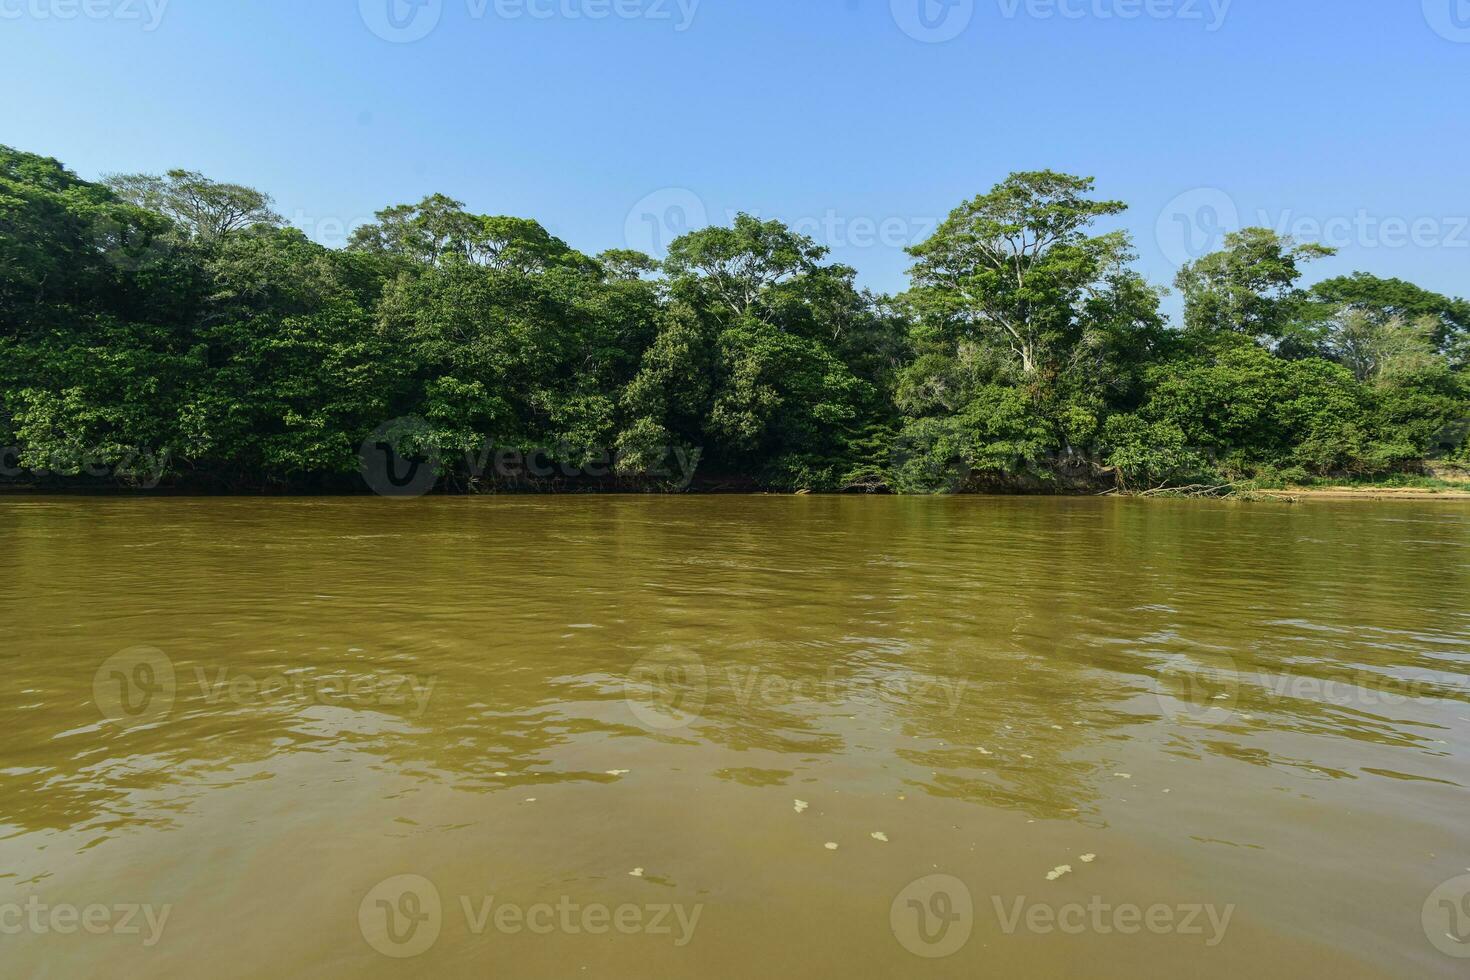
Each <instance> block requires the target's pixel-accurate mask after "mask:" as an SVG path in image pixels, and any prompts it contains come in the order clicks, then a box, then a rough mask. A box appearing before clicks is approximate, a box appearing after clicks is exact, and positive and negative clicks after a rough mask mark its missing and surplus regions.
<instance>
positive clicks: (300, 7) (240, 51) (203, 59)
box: [0, 0, 1470, 295]
mask: <svg viewBox="0 0 1470 980" xmlns="http://www.w3.org/2000/svg"><path fill="white" fill-rule="evenodd" d="M420 35H422V36H420ZM0 86H3V90H4V91H5V92H6V93H7V97H6V98H5V99H4V101H3V108H0V142H5V143H9V144H12V145H14V146H18V147H20V148H23V149H27V150H31V151H35V152H40V153H45V154H49V155H52V156H56V157H59V158H60V159H61V160H63V161H64V162H65V163H67V164H68V165H69V166H71V167H72V168H73V169H75V170H77V171H78V172H79V173H81V174H82V175H83V176H86V177H95V176H97V175H99V174H101V173H104V172H108V171H137V170H144V171H161V170H164V169H167V168H170V167H187V168H190V169H196V170H201V171H204V172H205V173H207V174H209V175H210V176H213V177H216V178H218V179H223V180H234V181H239V182H243V183H249V184H252V185H255V186H258V187H261V188H263V189H265V190H268V191H269V192H270V193H272V194H273V195H274V196H275V198H276V200H277V204H278V210H280V211H281V212H282V213H283V214H284V215H286V217H287V218H289V219H291V220H292V221H293V222H294V223H296V224H298V225H300V226H302V227H303V228H305V229H306V230H307V231H308V233H310V234H312V235H313V236H314V237H316V238H318V239H319V240H323V241H326V242H328V243H339V242H340V241H341V240H342V237H343V229H344V228H345V227H346V226H349V225H351V224H353V223H355V222H358V221H361V220H365V219H367V218H369V217H370V216H371V214H372V212H373V211H374V210H376V209H378V208H380V207H383V206H385V205H387V204H391V203H398V202H403V201H411V200H417V199H419V198H420V197H422V196H423V195H425V194H427V193H431V192H435V191H442V192H444V193H447V194H450V195H452V196H454V197H457V198H459V199H460V200H463V201H465V202H466V203H467V204H468V205H469V206H470V207H472V208H473V209H475V210H479V211H484V212H488V213H504V214H516V215H523V216H528V217H534V218H537V219H539V220H540V221H542V222H543V223H544V224H545V225H547V227H548V228H550V229H551V230H552V231H553V232H554V233H556V234H558V235H560V236H561V237H563V238H565V239H566V240H568V241H569V242H570V243H572V244H573V245H575V246H577V247H579V248H581V249H583V250H584V251H589V252H597V251H600V250H602V249H604V248H608V247H614V246H625V245H633V246H635V247H643V248H650V247H652V248H655V249H656V248H657V245H658V243H659V242H661V241H664V240H666V239H667V238H668V237H669V235H670V234H672V233H675V232H677V231H678V230H680V228H682V227H684V226H685V225H687V224H690V223H698V220H699V218H700V216H701V214H703V216H704V217H706V218H707V219H708V222H709V223H723V222H725V221H726V220H727V218H728V216H729V215H730V214H731V213H733V212H734V211H735V210H740V209H743V210H749V211H753V212H755V213H758V214H760V215H762V216H765V217H779V218H783V219H785V220H787V221H790V222H792V223H794V224H797V225H798V226H799V227H801V228H802V229H803V230H805V231H807V232H808V233H810V234H813V235H814V237H817V238H818V239H820V240H824V241H826V242H827V243H829V244H831V245H833V246H834V252H833V255H834V258H836V259H838V260H840V261H843V262H846V263H848V264H851V265H853V266H855V267H856V268H857V269H858V270H859V274H860V279H861V281H862V282H863V283H864V284H866V285H869V286H872V287H873V288H875V289H881V290H890V291H891V290H897V289H900V288H902V287H903V285H904V282H905V276H904V271H905V269H906V268H907V266H908V264H909V263H908V259H907V256H905V255H904V253H903V250H902V246H903V245H904V244H906V243H907V242H909V241H911V240H913V239H914V238H915V237H920V236H922V235H923V234H924V233H925V232H926V231H927V230H928V229H929V228H932V226H933V224H934V222H935V221H937V220H938V219H939V218H941V217H942V216H943V215H944V214H946V213H948V211H949V210H950V208H952V207H953V206H954V205H956V204H957V203H959V202H960V201H961V200H963V199H965V198H967V197H969V196H972V195H974V194H976V193H979V192H981V191H983V190H985V189H987V188H989V187H990V186H991V185H992V184H994V183H995V182H996V181H997V180H999V179H1001V178H1003V177H1004V176H1005V175H1006V174H1007V173H1008V172H1010V171H1012V170H1019V169H1031V168H1042V167H1050V168H1053V169H1058V170H1066V171H1070V172H1073V173H1080V174H1087V175H1091V176H1095V177H1096V178H1097V179H1098V184H1099V191H1100V193H1102V194H1105V195H1107V196H1109V197H1115V198H1118V199H1121V200H1124V201H1126V202H1128V204H1129V205H1130V207H1131V210H1130V211H1129V212H1128V213H1127V214H1126V215H1125V216H1124V217H1123V218H1122V219H1121V224H1122V226H1123V227H1126V228H1127V229H1129V230H1130V231H1131V232H1132V233H1133V235H1134V238H1135V241H1136V243H1137V246H1138V251H1139V254H1140V261H1139V267H1140V269H1141V270H1142V271H1143V272H1144V273H1145V274H1147V275H1148V276H1149V277H1150V278H1151V279H1153V280H1155V281H1158V282H1168V281H1171V280H1172V278H1173V274H1174V269H1175V266H1176V264H1177V262H1178V261H1180V260H1181V259H1182V258H1187V257H1188V256H1189V255H1190V254H1193V253H1198V252H1200V251H1202V250H1204V249H1205V248H1207V247H1209V246H1211V245H1212V244H1215V243H1217V241H1218V233H1219V229H1222V228H1226V227H1229V226H1230V225H1233V224H1266V225H1268V226H1271V227H1276V228H1278V229H1280V230H1283V231H1295V232H1298V233H1301V234H1302V236H1303V237H1307V238H1314V239H1316V240H1326V241H1327V242H1328V243H1329V244H1335V245H1340V246H1342V247H1343V250H1342V254H1341V255H1340V256H1339V257H1337V258H1334V259H1331V260H1328V261H1325V262H1323V263H1320V264H1319V265H1317V266H1314V267H1313V271H1312V278H1314V279H1315V278H1321V277H1322V276H1325V275H1332V274H1338V273H1343V272H1348V271H1351V270H1353V269H1358V268H1361V269H1366V270H1369V271H1373V272H1376V273H1378V274H1381V275H1397V276H1402V277H1404V278H1408V279H1412V280H1414V281H1417V282H1420V283H1421V284H1423V285H1425V286H1428V287H1431V288H1434V289H1438V290H1441V291H1445V292H1449V293H1452V294H1458V295H1465V294H1470V227H1467V226H1470V179H1467V173H1470V166H1467V164H1470V125H1467V123H1470V98H1467V93H1470V0H1392V2H1385V0H249V2H245V0H0Z"/></svg>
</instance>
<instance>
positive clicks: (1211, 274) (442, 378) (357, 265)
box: [0, 147, 1470, 493]
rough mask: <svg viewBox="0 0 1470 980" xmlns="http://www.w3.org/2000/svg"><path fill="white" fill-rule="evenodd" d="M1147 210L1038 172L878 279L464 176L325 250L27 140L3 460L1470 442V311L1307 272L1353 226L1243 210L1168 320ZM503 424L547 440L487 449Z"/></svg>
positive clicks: (1082, 464) (4, 312)
mask: <svg viewBox="0 0 1470 980" xmlns="http://www.w3.org/2000/svg"><path fill="white" fill-rule="evenodd" d="M1123 210H1124V205H1123V204H1122V203H1120V202H1116V201H1109V200H1105V199H1102V198H1101V197H1100V196H1098V195H1097V194H1096V193H1095V192H1094V187H1093V182H1092V181H1091V180H1089V179H1085V178H1079V177H1073V176H1068V175H1065V174H1059V173H1053V172H1050V171H1041V172H1029V173H1018V174H1014V175H1012V176H1010V177H1009V178H1007V179H1006V180H1005V181H1003V182H1002V183H1001V184H999V185H998V186H996V187H995V188H994V189H992V190H990V191H989V192H987V193H984V194H982V195H980V196H978V197H976V198H974V199H973V200H970V201H967V202H965V203H963V204H961V205H960V206H959V207H957V208H956V209H955V210H954V211H953V212H952V213H951V214H950V216H949V217H948V219H947V220H946V221H944V222H943V223H942V224H941V225H940V226H939V227H938V228H937V230H936V231H935V232H934V234H933V235H932V236H931V237H930V238H929V239H928V240H927V241H925V242H923V243H921V244H919V245H917V246H915V247H914V248H912V249H911V250H910V251H911V252H912V255H913V258H914V266H913V269H912V271H911V283H910V288H909V289H908V291H907V292H905V293H903V294H901V295H898V296H880V295H874V294H873V293H871V292H868V291H865V290H863V289H860V288H858V286H857V285H856V284H855V272H854V270H853V269H851V268H848V267H846V266H842V265H837V264H832V263H830V262H829V261H827V250H826V249H824V248H823V247H821V246H820V245H819V244H817V243H816V242H814V241H813V240H812V239H810V238H808V237H805V236H803V235H800V234H797V233H795V232H793V231H792V230H790V229H789V228H788V227H786V226H785V225H783V224H781V223H780V222H777V221H762V220H759V219H757V218H754V217H750V216H747V215H742V216H740V217H739V218H737V219H736V220H735V221H734V223H733V227H715V228H707V229H703V230H697V231H693V232H691V233H689V234H687V235H684V236H683V237H681V238H679V239H678V240H676V241H674V242H673V243H672V244H671V245H670V247H669V250H668V255H667V256H666V257H665V258H663V259H662V260H660V261H655V260H654V259H653V258H651V257H649V256H647V255H643V254H641V253H638V252H633V251H627V250H613V251H608V252H604V253H602V254H601V255H597V256H589V255H585V254H583V253H581V252H578V251H577V250H576V249H574V248H572V247H571V246H569V245H568V244H566V243H565V242H562V241H561V240H559V239H557V238H556V237H555V236H553V235H551V234H550V233H548V232H547V230H546V229H545V228H543V227H542V226H541V225H540V224H538V223H537V222H535V221H533V220H528V219H523V218H510V217H496V216H490V215H480V214H473V213H470V212H468V211H466V210H465V208H464V207H463V205H461V204H460V203H459V202H458V201H455V200H452V199H450V198H448V197H444V196H439V195H435V196H433V197H429V198H427V199H425V200H423V201H421V202H419V203H417V204H405V205H398V206H394V207H389V208H386V209H384V210H383V211H381V212H379V213H378V215H377V220H376V222H375V223H372V224H369V225H366V226H363V227H361V228H358V229H356V230H355V232H354V233H353V237H352V240H351V243H350V244H349V245H348V246H347V247H346V248H343V249H330V248H326V247H323V246H321V245H318V244H316V243H314V242H312V241H310V240H309V239H308V238H307V237H306V236H305V235H304V234H303V233H302V232H301V231H299V230H297V229H295V228H291V227H288V226H286V223H285V221H284V220H283V219H282V218H281V217H280V216H279V215H278V214H276V213H275V212H274V210H273V207H272V201H271V199H270V197H269V196H268V195H266V194H263V193H261V192H259V191H256V190H253V189H251V188H248V187H243V186H239V185H234V184H226V183H219V182H215V181H213V180H210V179H209V178H207V177H205V176H203V175H201V174H197V173H192V172H187V171H174V172H170V173H168V174H165V175H156V176H155V175H117V176H112V177H108V178H105V179H104V180H102V181H101V182H89V181H85V180H82V179H79V178H78V177H77V176H76V175H75V174H73V173H72V172H70V171H68V170H67V169H65V168H64V167H63V166H62V164H60V163H59V162H57V161H56V160H53V159H49V158H46V157H42V156H36V155H33V154H29V153H24V152H20V151H16V150H12V149H9V148H6V147H0V446H5V447H9V448H7V449H5V450H4V458H3V459H0V482H3V483H9V484H10V485H12V486H14V485H25V486H33V487H44V486H48V485H50V486H68V487H74V486H78V485H80V484H81V483H84V482H85V481H86V480H88V479H91V480H93V481H94V482H97V483H107V484H109V485H130V484H131V485H144V486H152V485H153V484H154V483H159V482H160V481H161V485H162V486H164V487H180V488H187V489H198V490H217V491H262V490H272V489H275V490H287V489H289V490H300V491H313V490H348V491H350V490H358V491H364V490H365V489H366V484H365V483H364V480H363V477H362V474H361V469H362V466H363V458H364V454H365V447H367V448H369V449H370V448H371V447H373V446H375V445H377V446H383V445H391V446H392V447H394V448H395V449H396V450H397V451H398V452H399V453H401V454H402V457H403V459H405V460H428V461H433V462H434V463H436V464H437V466H438V468H439V470H440V471H442V479H440V480H439V481H438V486H440V487H441V488H442V489H445V490H450V491H456V490H458V491H476V490H495V489H513V488H516V489H534V488H538V487H539V488H546V489H552V488H567V489H577V488H594V487H596V488H614V487H623V488H641V489H678V488H683V487H685V486H689V485H692V487H693V488H695V489H715V488H721V487H723V488H735V489H768V490H780V491H794V490H812V491H844V490H846V491H868V492H888V491H891V492H901V493H924V492H942V491H948V492H957V491H967V490H997V489H1008V490H1022V491H1038V492H1046V491H1058V492H1069V491H1070V492H1082V491H1097V490H1102V489H1107V488H1109V487H1117V488H1120V489H1124V490H1139V489H1153V488H1158V487H1169V486H1197V485H1207V486H1221V485H1227V484H1234V483H1237V482H1239V481H1243V480H1250V479H1255V480H1285V481H1294V480H1306V479H1309V478H1312V477H1345V476H1346V477H1363V478H1367V477H1375V476H1384V475H1388V474H1399V473H1415V472H1420V471H1422V470H1423V467H1424V465H1425V462H1424V461H1425V460H1426V459H1442V460H1447V461H1453V460H1461V461H1464V460H1467V459H1470V423H1467V419H1470V372H1467V370H1466V368H1467V363H1470V303H1467V302H1465V301H1464V300H1461V299H1452V298H1449V297H1446V296H1442V295H1439V294H1436V293H1433V292H1431V291H1428V290H1425V289H1422V288H1419V287H1417V286H1415V285H1413V284H1411V283H1408V282H1404V281H1402V280H1398V279H1381V278H1377V277H1375V276H1373V275H1370V274H1367V273H1357V274H1354V275H1352V276H1348V277H1341V278H1334V279H1329V280H1326V281H1324V282H1320V283H1318V284H1316V285H1315V286H1312V287H1311V288H1305V287H1303V286H1302V285H1301V280H1302V277H1303V273H1304V267H1305V266H1306V265H1307V264H1308V263H1310V262H1311V261H1313V260H1314V259H1318V258H1320V257H1323V256H1324V255H1328V254H1331V253H1330V251H1329V250H1328V249H1325V248H1323V247H1320V246H1317V245H1313V244H1311V243H1299V242H1294V241H1292V240H1290V239H1286V238H1282V237H1280V236H1278V235H1277V234H1275V233H1273V232H1271V231H1269V230H1266V229H1261V228H1248V229H1245V230H1242V231H1240V232H1237V233H1234V234H1231V235H1229V236H1228V237H1227V239H1226V240H1225V242H1224V245H1223V248H1222V250H1221V251H1219V252H1216V253H1213V254H1210V255H1206V256H1204V257H1202V258H1200V259H1199V260H1198V261H1195V262H1193V263H1192V264H1190V265H1188V266H1187V267H1185V268H1184V269H1183V270H1182V271H1181V272H1180V273H1179V275H1178V278H1177V281H1176V282H1175V283H1174V288H1175V289H1177V290H1178V291H1179V293H1180V294H1181V296H1182V300H1183V322H1182V323H1180V324H1171V323H1169V322H1167V319H1166V318H1165V317H1164V316H1163V315H1162V314H1161V306H1160V303H1161V297H1162V296H1163V295H1164V293H1165V291H1164V289H1162V288H1161V287H1160V286H1158V285H1155V284H1152V283H1149V282H1147V281H1145V280H1144V279H1143V278H1142V277H1141V276H1140V275H1139V274H1138V273H1137V272H1135V271H1134V270H1133V269H1132V268H1131V263H1132V262H1133V259H1134V256H1133V253H1132V246H1131V244H1130V242H1129V240H1128V238H1127V236H1126V235H1124V234H1123V233H1120V232H1103V231H1100V230H1099V228H1098V225H1099V224H1100V223H1104V224H1105V223H1106V221H1107V219H1108V218H1110V217H1111V216H1113V215H1116V214H1118V213H1120V212H1121V211H1123ZM507 449H508V450H512V451H516V452H520V453H523V454H524V453H530V451H531V450H537V453H536V458H538V459H539V460H540V461H541V463H542V464H543V466H542V467H541V468H535V467H522V468H520V469H517V468H515V467H506V466H486V465H485V463H486V461H487V459H490V458H494V459H501V458H502V456H501V455H500V454H501V452H502V450H507ZM487 452H488V453H490V454H491V455H487ZM511 455H512V456H513V455H514V453H512V454H511ZM504 458H510V457H504ZM521 459H522V461H523V462H524V460H525V459H526V457H525V456H522V457H521ZM676 461H677V463H678V465H675V462H676ZM696 461H697V463H698V468H697V474H698V475H697V477H696V478H695V479H694V480H693V482H692V484H690V481H689V480H688V472H692V471H693V463H694V462H696ZM686 463H687V464H688V467H687V469H686V467H685V464H686ZM150 477H151V478H150Z"/></svg>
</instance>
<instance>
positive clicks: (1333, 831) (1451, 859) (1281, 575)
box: [0, 497, 1470, 980]
mask: <svg viewBox="0 0 1470 980" xmlns="http://www.w3.org/2000/svg"><path fill="white" fill-rule="evenodd" d="M0 547H3V552H4V555H5V571H4V575H3V578H0V622H3V624H4V629H5V643H4V645H3V648H0V657H3V661H0V662H3V667H4V670H3V672H0V692H3V697H0V723H3V724H0V731H3V733H4V740H3V743H0V956H3V961H4V963H5V966H4V968H3V971H0V972H3V973H4V975H6V976H19V977H23V976H56V977H92V976H96V977H101V976H124V975H148V976H152V977H196V976H210V977H216V978H218V977H252V976H271V975H275V976H313V977H378V976H384V977H389V976H408V975H415V976H417V975H424V976H444V977H459V976H465V977H470V976H474V977H486V976H513V977H547V978H566V977H576V976H589V977H630V978H631V977H665V976H667V977H673V976H689V977H752V976H755V977H760V976H767V975H773V976H842V977H850V978H865V977H900V976H902V977H907V976H920V975H933V976H954V977H976V976H996V977H1029V976H1037V977H1044V976H1103V977H1161V978H1162V977H1177V976H1180V975H1186V976H1191V977H1202V978H1213V977H1222V978H1223V977H1239V976H1250V977H1252V978H1256V980H1260V978H1274V977H1283V978H1284V977H1293V978H1294V977H1298V976H1302V975H1323V976H1326V975H1337V976H1342V977H1463V976H1464V975H1465V971H1466V969H1467V968H1470V960H1467V959H1465V958H1463V957H1464V956H1467V955H1470V878H1467V877H1466V876H1467V875H1470V793H1467V790H1466V786H1467V784H1470V686H1467V684H1470V682H1467V677H1466V670H1467V668H1470V505H1464V504H1454V503H1422V504H1421V503H1404V502H1395V503H1370V502H1361V501H1352V502H1343V503H1336V502H1320V501H1309V502H1306V503H1303V504H1298V505H1285V504H1269V503H1268V504H1262V503H1223V502H1201V501H1167V500H1164V501H1159V500H1154V501H1140V500H1120V499H1102V500H1099V499H1084V500H1077V499H1053V498H1048V499H1021V498H982V497H971V498H958V497H956V498H876V497H875V498H849V497H839V498H832V497H802V498H790V497H554V498H553V497H505V498H480V499H474V498H429V499H424V500H418V501H411V502H410V501H387V500H381V499H347V498H322V499H299V498H293V499H239V498H229V499H213V498H210V499H195V498H175V499H152V498H147V499H140V498H92V499H87V498H66V497H55V498H39V497H23V498H17V497H10V498H4V499H0Z"/></svg>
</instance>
